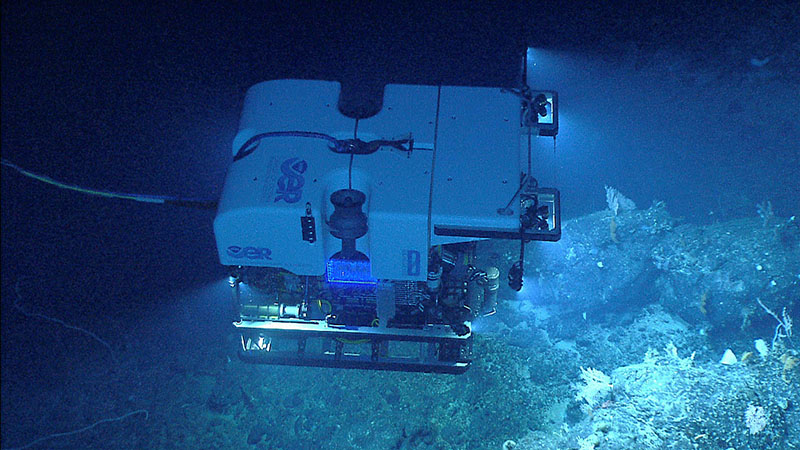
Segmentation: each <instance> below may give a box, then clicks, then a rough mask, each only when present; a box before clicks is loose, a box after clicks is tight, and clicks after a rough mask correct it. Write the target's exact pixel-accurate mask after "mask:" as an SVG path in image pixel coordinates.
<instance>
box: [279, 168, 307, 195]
mask: <svg viewBox="0 0 800 450" xmlns="http://www.w3.org/2000/svg"><path fill="white" fill-rule="evenodd" d="M306 169H308V163H306V161H305V160H303V159H300V158H289V159H287V160H286V161H284V162H283V164H281V172H282V173H283V175H281V177H280V178H278V189H277V191H276V192H275V194H276V196H275V202H277V201H278V200H283V201H285V202H286V203H297V202H298V201H300V198H301V197H302V196H303V185H304V184H305V182H306V180H305V178H303V177H302V174H304V173H305V172H306Z"/></svg>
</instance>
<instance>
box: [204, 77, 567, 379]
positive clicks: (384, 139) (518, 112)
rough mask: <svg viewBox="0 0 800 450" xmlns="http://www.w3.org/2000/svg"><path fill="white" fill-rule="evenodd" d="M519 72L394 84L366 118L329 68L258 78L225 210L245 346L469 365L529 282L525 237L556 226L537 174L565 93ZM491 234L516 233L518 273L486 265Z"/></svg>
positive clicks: (551, 232)
mask: <svg viewBox="0 0 800 450" xmlns="http://www.w3.org/2000/svg"><path fill="white" fill-rule="evenodd" d="M523 67H524V64H523ZM523 80H525V77H523ZM522 84H523V87H522V88H521V89H501V88H490V87H465V86H424V85H400V84H388V85H386V86H385V87H384V89H383V97H382V102H381V107H380V110H379V111H378V112H377V113H376V114H374V115H371V116H369V117H353V116H352V115H348V114H347V111H343V110H342V108H341V103H342V102H341V98H340V91H341V86H340V84H339V83H338V82H334V81H314V80H294V79H292V80H274V81H266V82H263V83H259V84H257V85H255V86H253V87H252V88H250V89H249V91H248V92H247V94H246V97H245V100H244V106H243V111H242V116H241V123H240V127H239V131H238V134H237V135H236V137H235V139H234V142H233V163H232V165H231V166H230V168H229V170H228V173H227V177H226V180H225V185H224V188H223V191H222V196H221V198H220V201H219V205H218V210H217V214H216V218H215V220H214V233H215V237H216V242H217V247H218V252H219V257H220V261H221V262H222V264H224V265H225V266H228V267H229V269H230V274H231V276H230V286H231V290H232V309H233V325H234V326H235V328H236V330H237V332H238V333H239V336H238V337H239V340H240V345H241V349H240V352H239V353H240V356H241V358H242V359H243V360H244V361H247V362H252V363H264V364H285V365H299V366H325V367H340V368H363V369H382V370H402V371H422V372H440V373H462V372H464V371H465V370H467V368H468V367H469V364H470V361H471V358H472V333H473V331H472V322H473V321H474V319H476V318H477V317H480V316H484V315H490V314H493V313H494V311H495V307H496V304H497V298H498V289H499V288H500V284H501V281H504V280H506V279H507V280H508V283H509V285H510V286H511V288H512V289H515V290H519V289H520V288H521V286H522V268H523V255H524V246H525V243H526V242H529V241H532V240H538V241H557V240H558V239H559V238H560V236H561V221H560V200H559V192H558V190H557V189H554V188H545V187H540V186H538V183H537V181H536V179H535V178H534V177H533V176H532V174H531V173H529V172H530V162H529V163H528V170H527V171H526V170H525V169H524V165H525V164H524V161H525V158H526V157H527V158H528V161H530V151H531V150H530V149H531V147H530V143H531V139H535V138H537V137H538V136H552V137H553V138H555V135H556V134H557V132H558V109H557V106H558V96H557V94H556V92H554V91H537V90H531V89H529V88H528V87H527V83H526V82H524V81H523V83H522ZM489 238H499V239H514V240H518V241H519V242H520V259H519V260H518V261H516V263H514V264H513V265H512V266H511V267H510V269H508V271H507V272H508V273H506V274H501V273H500V270H499V269H498V267H494V266H482V265H481V262H480V261H481V259H480V258H479V257H478V256H479V255H476V245H475V243H476V241H478V240H482V239H489Z"/></svg>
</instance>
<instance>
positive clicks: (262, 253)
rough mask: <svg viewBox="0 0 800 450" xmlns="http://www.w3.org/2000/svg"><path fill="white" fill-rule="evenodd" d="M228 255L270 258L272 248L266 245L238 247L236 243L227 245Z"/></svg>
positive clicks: (233, 256) (232, 256)
mask: <svg viewBox="0 0 800 450" xmlns="http://www.w3.org/2000/svg"><path fill="white" fill-rule="evenodd" d="M228 256H230V257H231V258H247V259H272V257H271V256H272V250H270V249H268V248H267V247H239V246H238V245H231V246H230V247H228Z"/></svg>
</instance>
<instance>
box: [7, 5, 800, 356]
mask: <svg viewBox="0 0 800 450" xmlns="http://www.w3.org/2000/svg"><path fill="white" fill-rule="evenodd" d="M283 3H285V2H268V3H258V4H251V3H242V4H235V5H229V4H227V2H218V3H216V2H208V3H190V2H174V3H169V4H165V5H157V6H156V5H152V4H150V3H149V2H143V3H116V2H111V3H103V2H79V4H77V5H70V4H66V3H37V2H19V3H16V2H3V4H2V156H3V158H6V159H9V160H11V161H13V162H14V163H16V164H19V165H20V166H22V167H25V168H27V169H30V170H33V171H36V172H39V173H43V174H47V175H49V176H51V177H53V178H55V179H58V180H63V181H65V182H69V183H74V184H78V185H85V186H89V187H93V188H97V189H108V190H114V191H122V192H137V193H148V194H164V195H184V196H195V197H208V198H215V197H216V196H217V195H219V193H220V189H221V186H222V182H223V179H224V174H225V170H226V168H227V165H228V164H229V163H230V161H231V152H230V143H231V141H232V139H233V136H234V134H235V132H236V128H237V123H238V114H239V112H240V106H241V102H242V98H243V96H244V92H245V90H246V89H247V87H249V86H250V85H252V84H254V83H256V82H259V81H263V80H266V79H275V78H284V77H287V78H288V77H296V78H320V79H333V80H340V81H342V82H344V83H366V84H367V85H372V84H381V83H388V82H394V83H420V84H435V83H443V84H456V85H464V84H465V85H481V86H498V85H499V86H514V85H515V84H516V82H517V77H518V74H519V59H520V57H521V55H522V53H523V51H524V49H525V48H526V46H531V47H536V48H538V49H541V50H542V52H541V53H539V54H538V55H540V56H541V58H542V59H541V67H542V71H541V72H539V73H538V74H537V75H536V76H537V77H538V79H540V80H541V85H540V86H539V87H542V88H549V89H555V90H558V91H559V92H560V93H561V102H562V113H563V115H562V118H563V122H562V130H561V133H560V135H559V140H558V148H557V151H556V158H555V159H554V158H553V155H552V149H551V145H552V143H551V142H550V141H547V142H545V143H544V144H540V145H541V147H542V152H543V154H545V156H543V157H542V160H541V161H538V162H539V163H541V167H542V168H545V169H546V170H547V172H543V173H542V174H541V175H542V179H543V180H546V181H547V182H548V183H551V182H557V185H558V187H559V188H561V189H562V191H563V193H564V195H563V203H564V213H565V215H566V217H575V216H578V215H581V214H584V213H588V212H591V211H595V210H598V209H602V208H604V207H605V203H604V200H605V198H604V192H603V186H604V185H606V184H608V185H612V186H615V187H617V188H619V189H621V190H622V191H623V192H624V193H626V194H627V195H628V196H630V197H632V198H633V199H634V200H635V201H637V203H639V205H640V206H642V207H647V206H648V205H649V204H650V202H651V201H653V200H667V202H668V205H669V208H670V211H672V212H673V214H675V215H678V216H684V217H686V219H687V220H690V221H696V222H708V221H713V220H725V219H727V218H733V217H742V216H754V215H755V214H756V210H755V209H756V204H757V203H759V202H763V201H765V200H771V201H772V204H773V206H774V208H775V211H776V213H777V214H779V215H783V216H789V215H792V214H796V213H797V211H798V209H799V208H798V205H799V203H798V198H797V191H798V187H799V186H800V182H799V181H798V176H799V175H798V168H797V166H798V161H800V157H799V156H798V152H800V150H798V144H797V142H800V131H798V129H799V127H798V123H797V122H798V119H797V115H796V114H797V113H796V109H794V107H797V106H800V94H799V92H800V88H799V87H798V86H800V84H799V83H800V73H799V71H798V67H799V66H800V63H798V55H799V54H800V44H798V34H800V33H797V30H798V29H800V23H799V22H798V17H799V16H800V13H799V11H798V7H797V4H796V2H785V3H773V4H772V5H771V6H764V5H762V2H757V1H749V2H747V1H745V2H732V4H731V5H727V6H726V5H719V4H718V3H717V2H711V1H708V2H658V3H656V4H655V5H650V4H648V2H631V3H630V4H629V5H626V6H620V5H618V4H616V3H615V6H614V7H611V6H602V5H600V4H599V2H568V4H567V5H555V4H552V5H551V4H547V5H545V4H542V3H536V4H523V3H517V2H510V3H509V4H508V5H505V6H499V7H498V6H496V5H488V6H487V5H484V4H483V3H481V2H463V3H446V4H445V5H437V6H431V5H426V6H413V7H412V6H408V5H405V4H404V3H403V2H397V3H394V4H390V3H383V2H359V3H353V4H350V3H347V4H346V5H338V6H320V5H318V4H316V3H313V2H291V4H292V5H291V6H290V7H287V6H284V5H283ZM767 57H771V58H772V59H771V60H770V62H769V63H767V64H766V65H764V66H763V67H758V65H754V64H751V63H750V59H751V58H756V59H762V58H767ZM547 152H549V153H547ZM547 155H549V156H547ZM212 220H213V213H212V212H209V211H196V210H189V209H176V208H170V207H165V206H153V205H148V204H141V203H133V202H125V201H119V200H107V199H101V198H95V197H88V196H84V195H80V194H77V193H74V192H68V191H64V190H59V189H55V188H53V187H52V186H48V185H45V184H41V183H36V182H34V181H32V180H30V179H26V178H23V177H21V176H18V175H17V174H16V173H14V172H12V171H10V170H8V169H7V168H3V172H2V286H3V335H4V339H3V342H4V354H5V353H6V349H7V346H6V344H5V342H7V341H6V339H5V337H6V336H7V335H9V334H14V333H25V332H27V330H29V329H30V326H32V325H35V324H28V323H25V321H22V320H20V317H19V316H18V315H15V313H14V312H13V311H11V310H10V308H9V305H10V302H11V301H12V298H13V297H11V296H10V295H9V294H10V292H11V290H10V289H9V288H10V287H11V286H13V285H14V283H15V282H16V281H18V280H19V279H21V278H25V279H29V280H31V282H32V285H33V286H35V287H33V288H31V289H33V291H31V294H30V295H31V300H32V301H33V300H34V299H38V300H35V301H36V302H38V303H36V304H34V305H33V307H37V306H38V307H52V308H54V309H56V310H55V311H51V312H52V313H53V314H54V315H58V314H57V313H58V312H59V309H61V310H63V311H64V312H65V314H67V315H66V316H64V315H61V316H60V317H62V318H63V317H69V314H71V313H72V312H73V311H71V309H72V308H75V309H76V310H77V311H80V312H81V313H82V314H89V315H95V316H97V317H98V318H99V317H103V316H106V315H109V314H110V315H114V314H122V312H123V311H134V312H135V313H136V314H143V315H148V314H150V315H156V314H166V313H164V312H163V311H164V310H162V309H161V306H162V305H163V304H169V303H173V302H175V301H176V300H175V298H176V296H177V295H178V293H184V292H187V291H188V290H190V289H193V288H199V287H202V286H205V285H207V284H209V283H212V282H214V281H217V280H219V279H221V278H222V277H223V276H224V275H225V271H224V269H223V268H222V267H221V266H220V265H219V263H218V260H217V256H216V253H215V247H214V241H213V233H212V227H211V224H212ZM65 303H66V304H67V305H66V306H65ZM176 307H179V305H176ZM208 307H209V309H208V314H209V316H208V317H207V318H206V319H207V320H208V322H209V326H211V325H212V324H218V323H217V322H216V320H217V319H218V317H217V316H218V315H219V314H218V313H214V312H212V310H213V309H214V305H213V304H212V305H209V306H208ZM39 325H41V324H39ZM219 325H220V326H224V325H225V323H224V322H221V323H219ZM100 328H102V326H100Z"/></svg>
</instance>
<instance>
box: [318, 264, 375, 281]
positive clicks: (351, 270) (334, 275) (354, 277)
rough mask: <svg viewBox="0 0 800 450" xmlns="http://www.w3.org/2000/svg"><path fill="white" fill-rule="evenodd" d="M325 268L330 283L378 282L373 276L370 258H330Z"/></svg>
mask: <svg viewBox="0 0 800 450" xmlns="http://www.w3.org/2000/svg"><path fill="white" fill-rule="evenodd" d="M325 269H326V270H325V274H326V276H327V280H328V282H329V283H346V284H377V282H378V281H377V280H376V279H374V278H372V268H371V265H370V263H369V260H364V261H349V260H343V259H329V260H328V263H327V264H326V268H325Z"/></svg>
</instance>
